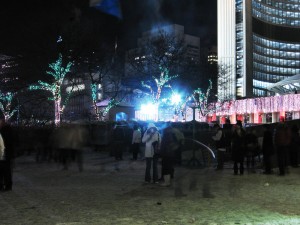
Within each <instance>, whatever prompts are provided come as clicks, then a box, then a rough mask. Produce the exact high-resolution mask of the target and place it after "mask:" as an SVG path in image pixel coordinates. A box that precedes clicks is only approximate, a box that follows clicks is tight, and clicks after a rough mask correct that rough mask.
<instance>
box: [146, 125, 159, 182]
mask: <svg viewBox="0 0 300 225" xmlns="http://www.w3.org/2000/svg"><path fill="white" fill-rule="evenodd" d="M160 139H161V138H160V134H159V132H158V128H157V127H156V126H155V125H154V124H153V123H150V124H149V125H148V128H147V130H146V131H145V133H144V135H143V138H142V142H143V143H145V159H146V171H145V182H146V183H150V182H151V167H152V168H153V174H152V181H153V183H158V169H157V162H158V157H157V156H156V155H155V152H154V147H153V143H155V142H157V143H158V145H160V141H161V140H160Z"/></svg>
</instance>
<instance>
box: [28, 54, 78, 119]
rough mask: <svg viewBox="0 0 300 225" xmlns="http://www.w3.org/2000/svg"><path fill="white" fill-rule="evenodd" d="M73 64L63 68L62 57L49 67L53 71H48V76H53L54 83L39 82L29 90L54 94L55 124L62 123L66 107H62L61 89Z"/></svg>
mask: <svg viewBox="0 0 300 225" xmlns="http://www.w3.org/2000/svg"><path fill="white" fill-rule="evenodd" d="M72 65H73V63H72V62H68V63H67V65H66V67H64V66H63V59H62V55H61V54H60V55H59V58H58V59H57V60H56V62H54V63H50V64H49V67H50V69H52V70H53V71H46V73H47V74H49V75H51V76H52V77H53V78H54V80H53V82H52V83H47V82H44V81H40V80H39V81H38V84H36V85H31V86H29V90H45V91H49V92H51V93H52V97H51V98H50V100H53V101H54V104H55V123H56V124H58V123H59V122H60V114H61V112H62V111H63V108H64V106H62V105H61V98H62V97H61V88H62V83H63V80H64V78H65V76H66V74H67V73H69V72H70V69H71V66H72Z"/></svg>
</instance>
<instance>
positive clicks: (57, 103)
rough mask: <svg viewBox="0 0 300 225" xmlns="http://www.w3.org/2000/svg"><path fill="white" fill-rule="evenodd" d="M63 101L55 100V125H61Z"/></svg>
mask: <svg viewBox="0 0 300 225" xmlns="http://www.w3.org/2000/svg"><path fill="white" fill-rule="evenodd" d="M60 103H61V99H58V100H55V101H54V104H55V125H56V126H59V124H60V117H61V106H60Z"/></svg>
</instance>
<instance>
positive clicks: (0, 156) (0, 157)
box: [0, 134, 5, 160]
mask: <svg viewBox="0 0 300 225" xmlns="http://www.w3.org/2000/svg"><path fill="white" fill-rule="evenodd" d="M4 149H5V146H4V141H3V138H2V135H1V134H0V160H4Z"/></svg>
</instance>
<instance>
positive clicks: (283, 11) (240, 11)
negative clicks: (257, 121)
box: [218, 0, 300, 99]
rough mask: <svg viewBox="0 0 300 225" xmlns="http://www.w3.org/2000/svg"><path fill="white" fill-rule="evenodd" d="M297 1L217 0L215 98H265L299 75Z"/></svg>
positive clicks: (299, 16)
mask: <svg viewBox="0 0 300 225" xmlns="http://www.w3.org/2000/svg"><path fill="white" fill-rule="evenodd" d="M299 37H300V0H218V60H219V61H218V64H219V77H218V85H219V86H218V96H219V98H220V99H229V98H241V97H251V96H267V95H270V94H272V93H270V92H269V91H268V87H269V86H270V85H272V84H274V83H277V82H279V81H281V80H284V79H285V78H288V77H291V76H293V75H296V74H300V38H299Z"/></svg>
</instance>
